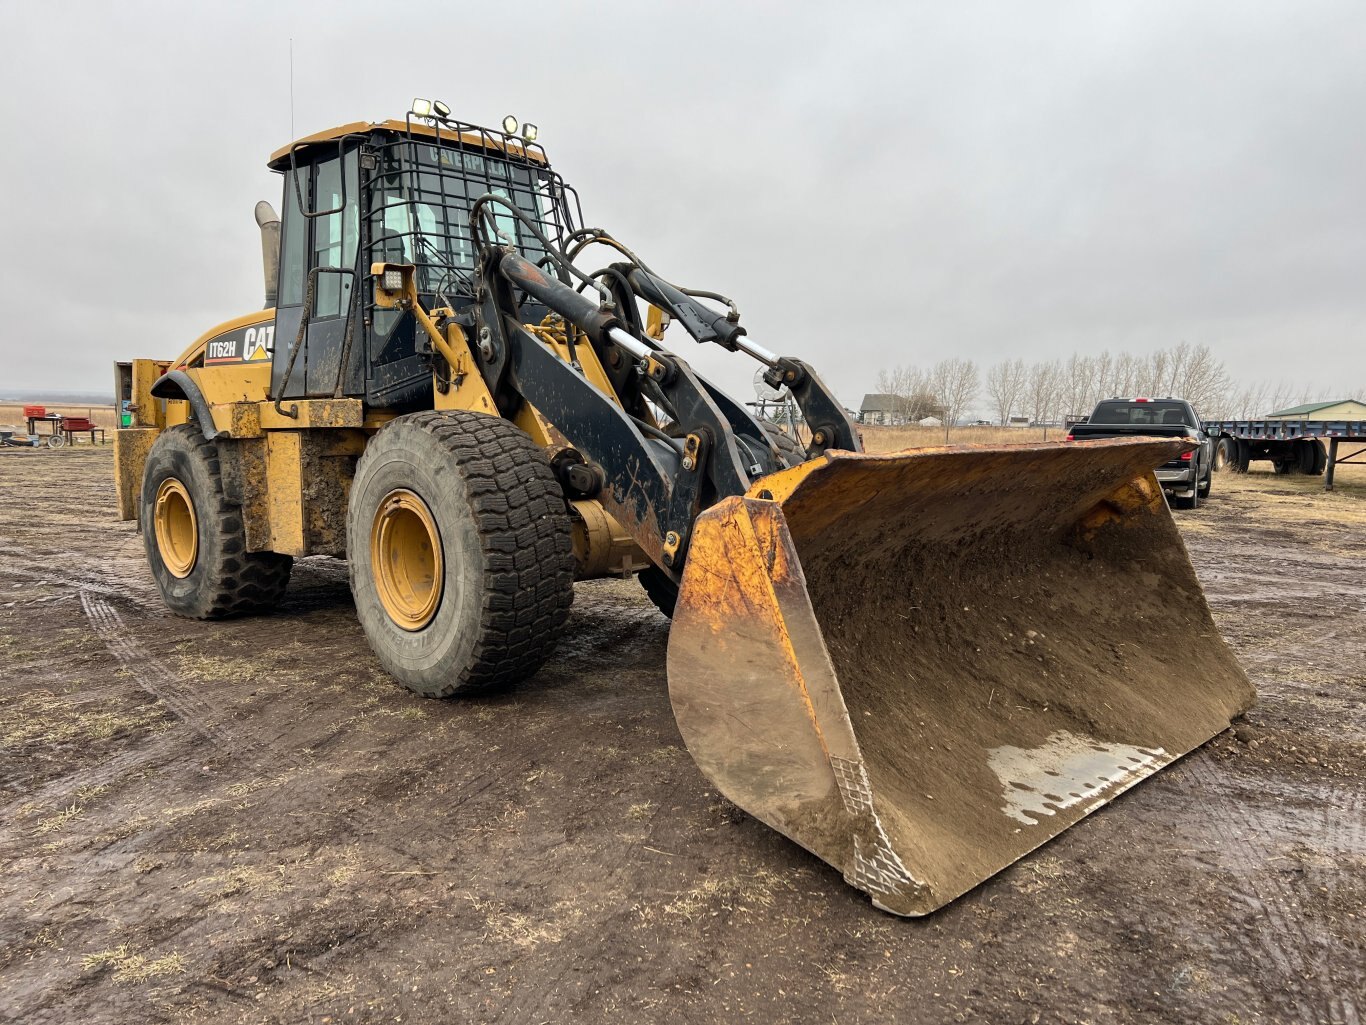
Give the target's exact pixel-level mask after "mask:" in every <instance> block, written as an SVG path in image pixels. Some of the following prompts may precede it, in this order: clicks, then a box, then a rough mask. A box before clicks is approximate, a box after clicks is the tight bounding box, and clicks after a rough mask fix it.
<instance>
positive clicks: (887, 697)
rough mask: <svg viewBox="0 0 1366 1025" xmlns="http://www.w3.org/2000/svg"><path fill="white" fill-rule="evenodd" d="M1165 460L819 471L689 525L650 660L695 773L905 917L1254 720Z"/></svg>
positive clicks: (834, 459) (1024, 450)
mask: <svg viewBox="0 0 1366 1025" xmlns="http://www.w3.org/2000/svg"><path fill="white" fill-rule="evenodd" d="M1183 444H1184V443H1183V442H1179V441H1153V440H1144V441H1130V440H1119V441H1098V442H1088V443H1072V444H1067V443H1061V444H1046V443H1045V444H1034V445H1015V446H1002V447H995V448H970V447H964V446H956V447H946V448H939V449H915V450H910V451H906V452H901V453H894V454H890V455H864V454H856V453H845V452H835V453H829V454H827V455H825V456H822V457H820V458H819V459H815V460H811V461H809V462H807V463H805V464H803V465H802V466H799V467H794V468H793V469H791V470H787V471H784V472H782V473H778V474H774V475H772V476H769V477H766V478H764V479H763V480H761V481H759V482H758V483H757V484H756V485H755V487H754V488H753V489H752V491H751V493H750V495H748V496H746V497H744V498H731V499H727V500H725V501H723V502H721V503H719V504H718V505H716V506H715V507H713V508H711V509H709V510H708V511H707V512H705V513H704V514H703V515H702V516H701V517H699V518H698V521H697V524H696V528H695V530H694V533H693V537H692V540H691V545H690V549H689V555H688V562H687V566H686V569H685V572H684V577H683V583H682V588H681V592H680V595H679V601H678V605H677V609H676V611H675V614H674V621H673V627H672V631H671V634H670V638H669V656H668V665H669V692H670V697H671V700H672V702H673V707H674V714H675V716H676V718H677V720H678V725H679V729H680V731H681V732H682V735H683V739H684V741H685V743H686V744H687V746H688V749H689V751H690V752H691V753H692V755H693V757H694V759H695V760H696V761H697V764H698V766H699V767H700V768H701V770H702V772H703V773H704V774H705V775H706V776H707V777H708V778H709V779H711V780H712V782H713V783H715V785H716V786H717V787H718V788H719V789H720V791H721V792H722V793H723V794H725V795H726V797H728V798H729V799H730V800H732V801H734V802H735V803H736V804H738V805H739V806H740V807H742V808H744V809H745V810H746V811H748V812H749V813H750V814H752V815H754V816H755V817H757V818H758V819H760V820H762V821H763V822H766V823H767V824H768V825H770V826H772V827H773V828H774V829H777V830H778V831H780V832H782V833H784V834H785V835H787V836H788V837H790V838H792V839H793V840H795V841H796V842H797V843H799V844H801V845H802V846H803V847H806V848H807V849H809V850H810V851H812V852H813V853H814V854H816V855H817V856H818V857H820V858H822V859H823V860H825V861H827V862H829V863H830V864H832V865H834V866H836V867H837V868H838V869H840V870H841V871H842V872H843V873H844V877H845V879H846V880H847V881H848V882H849V883H850V884H852V885H853V886H856V887H858V888H859V889H861V890H864V891H866V892H867V893H869V894H870V895H871V896H872V898H873V901H874V903H875V904H877V905H878V906H879V907H881V908H884V909H885V910H888V911H892V912H894V913H896V914H901V915H921V914H925V913H928V912H930V911H933V910H934V909H935V908H938V907H941V906H942V905H944V904H946V903H948V902H949V901H951V900H952V899H953V898H955V897H957V896H958V895H960V894H962V893H963V892H965V891H967V890H968V889H970V888H972V887H973V886H975V885H976V884H978V883H980V882H981V881H982V880H984V879H986V878H988V877H989V876H991V875H992V874H994V873H996V872H998V871H1000V870H1001V869H1002V868H1004V867H1005V866H1007V865H1009V864H1011V863H1012V862H1013V861H1015V860H1016V859H1018V858H1020V857H1022V856H1023V855H1024V854H1026V853H1028V852H1029V851H1031V850H1033V849H1034V848H1035V847H1037V846H1038V845H1040V844H1042V843H1044V842H1045V841H1047V840H1048V839H1050V838H1051V837H1053V836H1056V835H1057V834H1058V833H1060V832H1062V831H1063V830H1064V829H1066V828H1067V827H1068V826H1070V825H1072V824H1073V823H1074V822H1076V821H1077V820H1078V819H1080V818H1082V817H1083V816H1085V815H1087V814H1088V813H1090V812H1092V811H1094V810H1095V809H1096V808H1098V807H1100V806H1101V805H1103V804H1105V803H1106V802H1107V801H1109V800H1111V799H1113V798H1114V797H1116V796H1117V795H1119V794H1120V793H1122V792H1123V791H1124V790H1126V789H1128V788H1129V787H1131V786H1132V785H1133V784H1135V783H1137V782H1138V781H1139V780H1141V779H1143V778H1145V777H1146V776H1149V775H1151V774H1152V773H1154V772H1156V771H1157V770H1159V769H1160V768H1162V767H1163V766H1164V765H1167V764H1169V763H1170V762H1172V761H1173V760H1175V759H1176V758H1178V757H1180V756H1181V755H1183V754H1185V753H1187V752H1188V751H1190V750H1192V749H1193V748H1195V747H1197V746H1199V745H1200V744H1202V743H1204V742H1205V741H1206V740H1208V739H1209V738H1210V737H1212V736H1214V735H1215V734H1216V733H1218V732H1220V731H1221V730H1223V729H1224V728H1225V727H1226V726H1227V725H1228V723H1229V720H1230V719H1231V718H1232V717H1233V716H1234V715H1236V714H1238V713H1240V712H1242V711H1244V710H1246V709H1247V708H1248V707H1249V706H1250V705H1251V703H1252V700H1253V696H1254V695H1253V690H1252V686H1251V684H1250V683H1249V682H1248V680H1247V677H1246V675H1245V674H1244V673H1243V671H1242V670H1241V669H1240V668H1239V666H1238V664H1237V662H1236V660H1235V659H1234V657H1233V655H1232V653H1231V652H1230V651H1229V649H1228V647H1227V645H1226V644H1225V643H1224V641H1223V640H1222V638H1221V637H1220V636H1219V633H1218V630H1217V629H1216V627H1215V625H1214V622H1213V620H1212V618H1211V616H1210V612H1209V608H1208V606H1207V605H1206V603H1205V599H1204V595H1203V593H1202V591H1201V589H1200V585H1199V583H1198V581H1197V580H1196V577H1195V572H1194V570H1193V569H1192V567H1191V563H1190V559H1189V558H1188V557H1187V555H1186V550H1185V547H1184V545H1183V544H1182V542H1181V538H1180V535H1179V534H1178V532H1177V529H1176V525H1175V523H1174V522H1173V520H1172V517H1171V513H1170V512H1169V511H1168V509H1167V506H1166V503H1165V501H1164V500H1163V498H1162V494H1161V491H1160V490H1159V488H1158V485H1157V482H1156V479H1155V478H1154V475H1153V468H1154V467H1156V466H1158V465H1161V464H1162V463H1163V462H1165V461H1167V460H1168V459H1170V458H1172V457H1173V456H1174V455H1175V454H1176V453H1177V452H1179V451H1180V450H1181V448H1182V446H1183ZM760 496H763V497H760Z"/></svg>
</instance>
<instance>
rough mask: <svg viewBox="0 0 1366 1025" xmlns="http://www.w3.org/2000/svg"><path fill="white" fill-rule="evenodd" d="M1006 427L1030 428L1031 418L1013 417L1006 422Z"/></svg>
mask: <svg viewBox="0 0 1366 1025" xmlns="http://www.w3.org/2000/svg"><path fill="white" fill-rule="evenodd" d="M1006 426H1007V427H1028V426H1029V417H1027V416H1012V417H1010V418H1009V419H1007V420H1006Z"/></svg>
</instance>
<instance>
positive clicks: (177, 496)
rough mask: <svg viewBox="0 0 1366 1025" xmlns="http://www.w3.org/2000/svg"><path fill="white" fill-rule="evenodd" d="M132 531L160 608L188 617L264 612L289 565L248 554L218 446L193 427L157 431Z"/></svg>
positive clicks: (282, 558) (280, 591) (279, 558)
mask: <svg viewBox="0 0 1366 1025" xmlns="http://www.w3.org/2000/svg"><path fill="white" fill-rule="evenodd" d="M138 526H139V529H140V530H141V531H142V542H143V546H144V547H145V549H146V551H147V563H148V565H149V566H151V569H152V576H153V578H154V579H155V580H156V583H157V587H158V589H160V591H161V597H162V598H163V599H164V600H165V602H166V606H167V608H169V609H170V610H171V611H172V612H175V613H177V614H178V615H182V616H188V617H190V618H191V619H222V618H224V617H226V616H236V615H244V614H247V613H252V612H263V611H265V610H267V609H270V608H273V607H274V606H275V605H277V604H278V603H279V601H280V598H281V597H282V596H283V595H284V593H285V588H286V586H288V584H289V572H290V568H291V567H292V566H293V565H294V560H293V559H292V558H290V557H289V556H288V555H279V554H277V553H275V552H248V551H247V535H246V528H245V526H244V524H243V520H242V510H241V509H240V508H238V507H237V506H235V505H232V504H231V503H229V502H228V501H227V499H226V498H225V497H224V495H223V477H222V472H221V470H220V469H219V463H218V446H216V445H215V444H214V443H213V442H211V441H209V440H207V439H206V438H205V437H204V434H203V432H202V431H200V429H199V427H198V426H197V425H195V424H179V425H177V426H175V427H171V428H168V429H167V430H165V431H163V432H162V434H161V435H160V437H158V438H157V440H156V442H155V443H154V444H153V445H152V449H151V451H150V452H148V453H147V463H146V465H145V466H144V468H143V472H142V497H141V501H140V509H139V517H138Z"/></svg>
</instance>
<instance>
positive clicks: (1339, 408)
mask: <svg viewBox="0 0 1366 1025" xmlns="http://www.w3.org/2000/svg"><path fill="white" fill-rule="evenodd" d="M1265 419H1267V420H1366V402H1358V401H1357V400H1356V399H1338V400H1337V401H1336V402H1308V403H1305V404H1304V405H1303V406H1291V407H1290V408H1289V409H1278V410H1276V412H1274V413H1267V414H1266V417H1265Z"/></svg>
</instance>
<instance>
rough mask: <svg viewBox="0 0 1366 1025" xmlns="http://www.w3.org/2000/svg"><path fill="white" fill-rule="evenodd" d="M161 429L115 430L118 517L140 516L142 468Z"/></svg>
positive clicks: (136, 428)
mask: <svg viewBox="0 0 1366 1025" xmlns="http://www.w3.org/2000/svg"><path fill="white" fill-rule="evenodd" d="M160 434H161V431H160V430H159V429H158V428H156V427H125V428H123V429H122V430H117V431H115V432H114V488H115V491H116V492H117V494H118V502H119V519H121V520H135V519H137V518H138V499H139V496H140V495H141V494H142V468H143V466H144V465H146V463H147V453H148V452H150V451H151V450H152V445H153V444H154V443H155V442H156V440H157V436H158V435H160Z"/></svg>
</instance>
